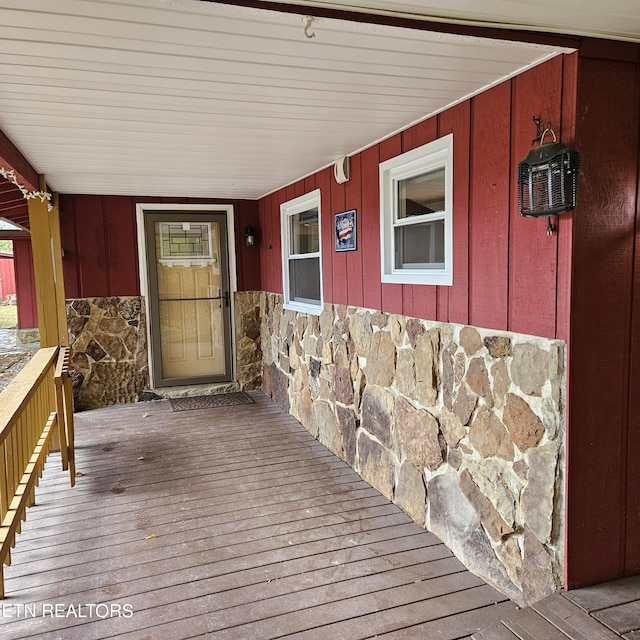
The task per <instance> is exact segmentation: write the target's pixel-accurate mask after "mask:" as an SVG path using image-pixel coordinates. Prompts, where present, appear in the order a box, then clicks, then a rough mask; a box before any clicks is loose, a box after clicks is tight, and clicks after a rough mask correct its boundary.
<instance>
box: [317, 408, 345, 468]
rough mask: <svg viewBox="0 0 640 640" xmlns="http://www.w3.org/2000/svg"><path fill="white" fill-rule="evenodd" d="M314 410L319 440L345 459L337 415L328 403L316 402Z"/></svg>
mask: <svg viewBox="0 0 640 640" xmlns="http://www.w3.org/2000/svg"><path fill="white" fill-rule="evenodd" d="M313 410H314V412H315V414H316V424H317V425H318V440H319V441H320V442H322V444H323V445H324V446H325V447H327V449H329V451H332V452H333V453H335V454H336V455H337V456H339V457H340V458H343V459H344V451H343V450H342V433H341V432H340V426H339V424H338V421H337V419H336V415H335V413H333V410H332V409H331V406H330V405H329V403H327V402H322V401H320V402H315V403H314V405H313Z"/></svg>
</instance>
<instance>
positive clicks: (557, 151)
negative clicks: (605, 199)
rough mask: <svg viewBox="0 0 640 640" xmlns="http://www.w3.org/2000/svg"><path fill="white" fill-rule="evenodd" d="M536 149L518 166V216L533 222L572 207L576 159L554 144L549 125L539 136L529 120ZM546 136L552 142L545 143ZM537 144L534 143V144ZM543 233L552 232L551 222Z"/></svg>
mask: <svg viewBox="0 0 640 640" xmlns="http://www.w3.org/2000/svg"><path fill="white" fill-rule="evenodd" d="M533 121H534V122H535V124H536V128H537V130H538V132H539V134H540V135H539V142H540V146H538V147H535V148H534V149H532V150H531V151H530V152H529V153H528V155H527V157H526V158H525V159H524V160H523V161H522V162H520V164H519V165H518V204H519V209H520V215H522V216H525V217H528V218H537V217H543V216H547V217H550V216H552V215H557V214H559V213H564V212H565V211H571V210H573V209H574V208H575V206H576V201H577V189H578V172H579V169H580V155H579V154H578V152H577V151H576V150H575V149H569V148H567V147H566V146H565V145H564V144H562V143H561V142H558V140H557V138H556V134H555V133H554V131H553V129H552V128H551V122H549V123H548V126H547V127H546V128H545V129H544V131H542V132H540V129H541V126H540V122H541V119H540V118H535V117H534V118H533ZM547 134H551V135H552V136H553V142H545V137H546V136H547ZM536 141H538V139H537V138H536V140H534V141H533V142H534V144H535V142H536ZM547 232H553V226H552V225H551V220H549V222H548V225H547Z"/></svg>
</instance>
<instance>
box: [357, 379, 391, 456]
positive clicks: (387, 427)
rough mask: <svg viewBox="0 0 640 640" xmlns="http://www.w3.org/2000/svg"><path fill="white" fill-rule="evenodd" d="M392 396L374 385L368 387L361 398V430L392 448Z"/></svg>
mask: <svg viewBox="0 0 640 640" xmlns="http://www.w3.org/2000/svg"><path fill="white" fill-rule="evenodd" d="M393 406H394V402H393V396H392V395H391V394H390V393H388V392H387V391H385V390H384V389H382V388H381V387H377V386H374V385H368V386H367V387H366V389H365V391H364V395H363V398H362V423H361V424H362V428H363V429H366V430H367V431H368V432H369V433H370V434H371V435H373V436H375V437H376V438H377V439H378V440H380V442H382V444H384V445H385V446H387V447H391V446H392V442H393V440H392V436H391V428H392V420H393Z"/></svg>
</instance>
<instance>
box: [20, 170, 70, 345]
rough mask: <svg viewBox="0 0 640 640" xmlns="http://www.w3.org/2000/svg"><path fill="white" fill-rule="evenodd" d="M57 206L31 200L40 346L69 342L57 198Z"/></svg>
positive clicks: (42, 184) (30, 223) (44, 185)
mask: <svg viewBox="0 0 640 640" xmlns="http://www.w3.org/2000/svg"><path fill="white" fill-rule="evenodd" d="M40 190H41V191H42V192H45V191H46V184H45V181H44V176H40ZM55 205H56V206H54V208H53V210H52V211H49V209H48V202H47V201H46V200H44V201H43V200H41V199H40V198H32V199H30V200H29V226H30V228H31V247H32V250H33V271H34V278H35V284H36V298H37V304H38V326H39V329H40V347H55V346H59V345H64V346H67V345H68V344H69V339H68V337H67V318H66V306H65V295H64V277H63V273H62V248H61V245H60V220H59V211H58V207H57V199H56V202H55Z"/></svg>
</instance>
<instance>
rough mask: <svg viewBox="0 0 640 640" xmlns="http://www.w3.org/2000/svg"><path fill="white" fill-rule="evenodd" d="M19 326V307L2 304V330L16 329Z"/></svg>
mask: <svg viewBox="0 0 640 640" xmlns="http://www.w3.org/2000/svg"><path fill="white" fill-rule="evenodd" d="M17 324H18V307H16V305H15V304H10V305H3V304H0V329H15V327H16V325H17Z"/></svg>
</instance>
